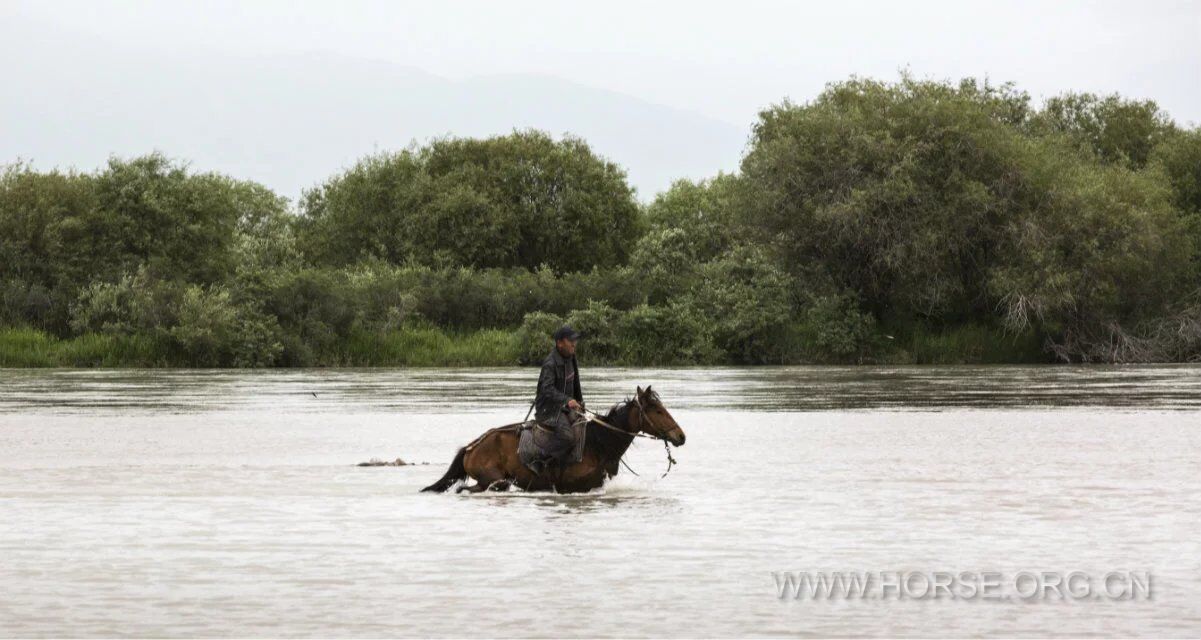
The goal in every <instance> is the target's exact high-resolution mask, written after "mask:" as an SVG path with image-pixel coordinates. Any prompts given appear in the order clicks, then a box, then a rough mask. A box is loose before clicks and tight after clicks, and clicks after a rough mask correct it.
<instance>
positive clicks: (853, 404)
mask: <svg viewBox="0 0 1201 640" xmlns="http://www.w3.org/2000/svg"><path fill="white" fill-rule="evenodd" d="M585 371H586V372H587V378H586V383H587V388H586V389H585V393H586V395H587V396H588V397H589V398H597V397H599V398H603V399H605V400H606V401H616V400H618V399H620V398H622V397H624V396H628V395H630V394H631V393H632V392H633V390H634V385H636V384H643V385H645V384H653V385H654V386H655V388H656V389H658V390H659V392H660V393H661V394H662V395H663V396H664V397H665V398H666V399H669V400H670V402H671V406H673V407H678V408H682V409H706V408H714V409H741V410H750V411H814V410H830V409H841V410H848V409H880V408H891V409H900V410H912V409H918V410H924V409H932V408H948V407H976V408H999V407H1016V408H1020V407H1088V406H1098V407H1110V408H1116V407H1135V408H1141V409H1146V408H1157V409H1195V408H1199V407H1201V367H1198V366H1196V365H1158V366H1088V367H1080V366H1077V367H1068V366H949V367H920V366H904V367H754V368H719V369H624V368H587V369H585ZM535 376H536V374H535V372H534V371H533V370H531V369H516V368H509V369H392V370H380V369H361V370H354V369H338V370H269V371H254V372H247V371H240V370H206V371H189V370H75V369H73V370H52V371H46V370H19V369H8V370H3V369H0V378H2V379H3V382H4V384H3V387H0V413H4V412H14V411H23V410H27V409H42V410H52V411H56V412H70V411H88V412H93V411H96V410H104V409H115V410H121V411H137V412H143V411H167V412H196V411H215V410H226V409H229V410H263V409H270V408H271V407H274V406H276V405H279V404H287V405H288V406H289V409H290V410H291V411H300V412H322V411H329V410H333V409H338V408H342V407H347V406H353V407H354V409H355V410H356V411H382V412H395V411H414V410H416V411H421V412H454V413H458V412H470V411H484V410H492V409H497V408H507V407H512V406H514V405H521V404H523V403H528V402H529V400H530V398H531V396H532V395H533V387H534V381H535Z"/></svg>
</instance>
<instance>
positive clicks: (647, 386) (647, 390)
mask: <svg viewBox="0 0 1201 640" xmlns="http://www.w3.org/2000/svg"><path fill="white" fill-rule="evenodd" d="M646 392H647V393H650V392H651V386H650V385H649V384H648V385H646Z"/></svg>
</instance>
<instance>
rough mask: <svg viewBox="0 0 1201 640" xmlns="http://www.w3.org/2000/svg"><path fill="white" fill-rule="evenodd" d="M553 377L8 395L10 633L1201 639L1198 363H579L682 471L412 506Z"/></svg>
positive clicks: (603, 395) (0, 626) (87, 377)
mask: <svg viewBox="0 0 1201 640" xmlns="http://www.w3.org/2000/svg"><path fill="white" fill-rule="evenodd" d="M535 375H536V371H534V370H531V369H436V370H424V369H417V370H305V371H293V370H279V371H187V370H115V371H93V370H11V369H10V370H0V558H2V559H3V560H2V561H0V635H2V636H64V635H65V636H323V637H324V636H338V637H344V636H353V637H362V636H372V637H376V636H448V635H454V636H464V635H467V636H473V637H474V636H539V637H561V636H565V635H596V636H647V635H651V636H735V635H753V636H777V635H779V636H806V635H812V636H850V635H856V636H858V635H877V636H965V635H971V636H977V635H994V636H1031V635H1037V636H1048V635H1056V636H1059V635H1062V636H1080V635H1092V636H1132V635H1144V636H1145V635H1151V636H1196V635H1198V634H1201V500H1199V499H1198V495H1201V494H1199V492H1201V455H1199V454H1201V367H1195V366H1192V367H1190V366H1158V367H862V368H854V367H845V368H844V367H787V368H730V369H684V370H677V369H599V368H590V367H586V368H585V369H584V370H583V371H582V379H583V383H584V385H583V386H584V392H585V396H586V398H587V399H588V401H589V402H590V403H591V405H592V406H593V407H594V408H595V407H598V406H601V405H607V404H609V403H612V402H616V401H618V400H620V399H622V398H623V397H625V396H626V395H628V394H630V393H632V392H633V390H634V387H635V385H637V384H642V385H646V384H651V385H653V386H654V388H655V389H656V390H658V391H659V393H660V394H661V396H662V398H663V401H664V404H665V405H666V406H667V407H668V409H670V410H671V411H672V413H673V415H674V416H675V418H676V419H677V421H678V422H679V423H680V424H681V426H682V427H683V428H684V430H685V431H686V433H687V437H688V440H687V444H686V445H685V446H683V447H681V448H679V449H677V450H674V451H673V455H674V456H675V458H676V459H677V460H678V461H679V464H678V465H677V466H676V467H675V468H674V469H673V470H672V471H671V473H670V474H668V475H667V476H666V477H660V476H661V474H662V472H663V470H664V468H665V461H664V452H663V448H662V447H661V446H659V444H658V443H655V442H650V441H637V442H635V443H634V446H633V447H632V450H631V453H630V455H629V456H628V458H627V460H628V462H629V464H630V466H631V467H632V468H633V469H634V470H635V471H637V472H638V474H639V475H638V476H634V475H632V474H631V473H629V472H628V471H626V470H625V469H623V470H622V472H621V474H620V475H619V476H618V477H617V478H615V479H614V480H613V481H612V482H611V483H610V484H609V485H608V486H607V487H606V488H605V489H603V490H601V491H598V492H595V493H592V494H587V495H583V496H567V497H563V496H551V495H534V494H528V495H527V494H521V493H516V492H512V493H504V494H480V495H471V496H469V495H466V494H464V495H454V494H445V495H435V494H421V493H419V492H418V489H419V488H420V487H422V486H424V485H426V484H428V483H430V482H432V481H433V480H435V479H437V478H438V477H439V476H441V475H442V473H443V471H444V470H445V465H446V464H447V463H448V462H449V461H450V459H451V456H452V455H453V453H454V451H455V449H456V448H457V447H458V446H460V445H462V444H464V443H466V442H467V441H468V440H470V439H471V438H473V437H474V436H475V435H477V434H478V433H480V432H481V431H483V430H484V429H485V428H487V427H490V426H494V425H498V424H502V423H506V422H513V421H516V420H518V419H520V418H521V417H522V416H523V415H524V414H525V411H526V408H527V406H528V401H529V397H530V395H531V393H532V389H533V386H534V378H535ZM396 457H401V458H403V459H404V460H406V461H410V462H413V463H416V464H414V465H412V466H404V467H374V468H362V467H358V466H355V464H356V463H358V462H362V461H366V460H369V459H371V458H384V459H394V458H396ZM426 462H428V463H429V464H423V463H426ZM781 572H808V573H809V574H810V575H816V573H817V572H825V573H827V574H829V573H830V572H862V573H863V574H871V575H877V577H878V578H879V580H883V581H885V582H887V581H888V580H890V578H889V577H888V576H891V575H896V576H909V577H914V576H916V577H917V578H918V579H919V581H920V580H924V579H926V578H927V577H930V576H934V577H935V578H937V576H938V575H943V574H945V573H947V572H950V573H953V574H955V575H956V576H957V577H961V578H962V579H963V580H964V582H970V581H971V579H970V578H967V577H966V576H967V575H968V574H972V575H975V574H983V573H990V574H991V573H994V572H995V574H997V575H999V576H1001V577H1000V578H999V580H1000V582H1001V587H1002V591H1005V592H1006V594H1007V595H1012V594H1011V593H1010V592H1015V591H1016V592H1018V597H1006V598H996V599H993V598H989V599H985V598H982V597H968V596H965V595H962V594H960V595H961V597H954V598H950V597H922V595H923V594H922V592H921V591H920V590H913V589H910V590H909V591H908V592H907V593H906V594H904V596H905V597H901V595H899V594H897V591H898V590H894V592H893V594H892V596H888V595H887V591H885V593H883V594H876V595H877V596H879V597H874V598H873V597H871V594H870V593H869V594H868V595H867V596H865V597H864V598H834V599H829V600H825V599H814V598H809V597H802V598H796V597H792V596H791V595H787V597H784V598H781V597H780V585H781V584H786V583H782V582H780V580H781V576H783V575H785V574H784V573H781ZM1069 572H1080V574H1081V575H1084V576H1085V578H1083V580H1085V581H1086V582H1087V584H1089V585H1092V589H1093V590H1092V592H1091V593H1090V595H1089V596H1088V597H1062V598H1060V597H1051V595H1050V594H1048V593H1046V592H1045V591H1044V592H1043V593H1042V594H1040V597H1026V596H1025V595H1024V594H1022V593H1021V585H1020V581H1019V578H1020V577H1021V576H1027V577H1029V576H1032V575H1033V576H1038V580H1046V579H1047V576H1056V575H1060V576H1062V575H1067V574H1068V573H1069ZM961 574H964V575H963V576H961ZM1044 574H1046V576H1044ZM1111 574H1114V575H1119V576H1125V575H1135V576H1144V577H1146V578H1147V585H1146V589H1144V590H1143V591H1142V592H1139V590H1138V589H1134V590H1133V591H1132V592H1131V593H1129V594H1128V595H1130V596H1131V597H1129V598H1125V597H1121V596H1122V595H1123V593H1121V590H1120V589H1119V590H1118V591H1119V593H1118V595H1116V596H1113V595H1112V594H1111V593H1110V592H1104V593H1101V594H1098V593H1097V591H1098V590H1099V589H1100V587H1099V586H1097V585H1099V584H1106V585H1107V584H1108V583H1107V582H1106V581H1107V580H1108V577H1107V576H1110V575H1111ZM791 575H799V574H791ZM957 579H959V578H957ZM1133 584H1135V585H1136V586H1137V585H1138V584H1139V583H1138V581H1137V580H1136V581H1135V582H1134V583H1133ZM919 586H920V585H919ZM934 595H937V594H934ZM944 595H945V594H944ZM1042 596H1046V597H1042ZM1140 596H1141V597H1140Z"/></svg>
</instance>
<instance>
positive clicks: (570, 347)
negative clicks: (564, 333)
mask: <svg viewBox="0 0 1201 640" xmlns="http://www.w3.org/2000/svg"><path fill="white" fill-rule="evenodd" d="M555 346H556V347H558V349H559V353H561V354H563V355H564V356H567V357H570V356H574V355H575V340H568V339H567V338H563V339H561V340H559V341H558V342H556V343H555Z"/></svg>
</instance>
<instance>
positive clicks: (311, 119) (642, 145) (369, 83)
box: [0, 21, 747, 200]
mask: <svg viewBox="0 0 1201 640" xmlns="http://www.w3.org/2000/svg"><path fill="white" fill-rule="evenodd" d="M0 73H2V75H0V163H8V162H12V161H14V160H16V159H17V158H18V157H19V158H22V159H25V160H32V161H33V162H34V165H35V166H36V167H38V168H43V169H48V168H51V167H55V166H57V167H72V166H73V167H76V168H79V169H85V170H89V169H92V168H95V167H97V166H100V165H101V164H103V163H104V161H105V160H106V159H107V158H108V156H109V155H110V154H114V153H115V154H118V155H136V154H141V153H145V152H149V151H151V150H156V149H157V150H160V151H163V152H164V153H166V154H167V155H169V156H172V157H176V158H182V159H186V160H190V161H191V162H192V166H193V167H194V168H195V169H197V170H215V171H221V172H225V173H229V174H231V175H233V176H235V177H239V178H248V179H253V180H257V181H259V182H262V183H264V184H266V185H267V186H269V187H272V188H273V189H275V190H276V191H277V192H279V193H280V194H281V195H285V196H287V197H289V198H292V199H295V198H297V197H298V196H299V195H300V192H301V190H302V189H303V188H308V187H311V186H313V185H314V184H317V183H319V182H321V181H322V180H324V179H325V178H326V177H328V176H329V175H331V174H333V173H334V172H336V171H338V170H340V169H342V168H345V167H347V166H349V165H350V164H352V163H353V162H354V161H355V160H356V159H358V158H359V157H362V156H363V155H366V154H369V153H372V152H373V151H382V150H393V149H400V148H403V147H405V146H407V145H408V144H409V143H410V142H411V141H413V140H417V141H418V142H422V141H424V140H426V139H428V138H430V137H433V136H441V135H448V134H451V135H456V136H484V135H489V134H497V133H507V132H509V131H511V130H513V129H515V128H531V127H532V128H538V129H543V130H546V131H548V132H550V133H552V134H555V135H559V134H563V133H572V134H575V135H578V136H581V137H583V138H585V139H586V140H588V142H589V143H590V144H591V145H592V147H593V149H594V150H595V151H597V152H598V153H599V154H601V155H603V156H605V157H607V158H609V159H610V160H613V161H614V162H617V163H618V164H620V165H622V166H623V167H625V168H626V169H627V171H628V173H629V177H630V182H631V184H633V185H634V186H635V187H636V188H637V189H638V192H639V197H640V198H642V199H644V200H649V199H650V198H652V197H653V196H654V194H655V193H656V192H658V191H661V190H663V189H665V188H666V187H667V186H669V185H670V183H671V181H672V180H675V179H677V178H682V177H691V178H702V177H706V176H711V175H713V174H715V173H717V172H718V171H719V170H732V169H735V168H736V167H737V165H738V162H739V159H740V156H741V153H742V149H743V146H744V144H745V141H746V137H747V131H746V129H745V128H740V127H736V126H733V125H731V124H729V123H726V122H722V121H718V120H714V119H711V118H708V117H705V116H702V115H699V114H696V113H691V112H688V111H681V110H678V109H673V108H668V107H664V106H660V105H656V104H652V103H649V102H646V101H643V100H640V99H638V98H635V97H632V96H629V95H625V94H621V93H616V92H612V91H606V90H600V89H595V88H590V87H586V86H583V85H580V84H576V83H574V82H569V81H566V80H563V79H559V78H554V77H547V76H534V75H507V76H483V77H476V78H470V79H467V80H463V81H455V80H448V79H446V78H441V77H438V76H434V75H431V74H428V73H425V72H423V71H420V70H416V69H412V68H407V67H403V66H398V65H393V64H389V63H383V62H373V61H369V60H360V59H351V58H344V57H338V56H336V55H325V54H319V53H313V54H307V55H301V56H272V57H262V58H236V57H229V56H219V55H212V54H207V53H200V52H189V51H178V52H174V53H172V54H171V55H169V56H153V55H148V54H146V53H145V52H143V51H140V50H139V49H138V48H137V47H136V43H129V44H121V45H113V44H109V43H105V42H102V41H98V40H88V41H85V40H78V39H76V40H71V39H66V38H64V36H63V35H62V34H60V33H56V32H54V31H52V30H50V29H47V28H45V27H44V26H39V25H30V24H25V23H20V22H16V21H8V22H6V23H5V24H3V25H0Z"/></svg>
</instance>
